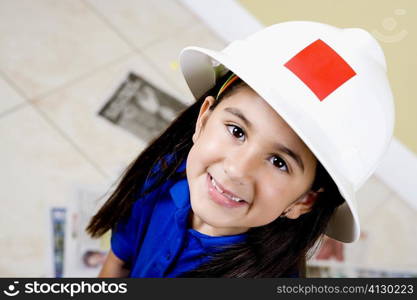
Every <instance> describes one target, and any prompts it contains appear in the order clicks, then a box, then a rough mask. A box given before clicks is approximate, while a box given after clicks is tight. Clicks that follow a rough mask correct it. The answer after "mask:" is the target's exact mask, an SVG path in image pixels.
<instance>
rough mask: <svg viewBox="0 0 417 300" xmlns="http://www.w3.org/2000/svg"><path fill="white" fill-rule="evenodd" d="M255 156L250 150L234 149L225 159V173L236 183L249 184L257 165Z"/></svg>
mask: <svg viewBox="0 0 417 300" xmlns="http://www.w3.org/2000/svg"><path fill="white" fill-rule="evenodd" d="M255 164H256V163H255V157H254V155H252V154H251V153H249V152H248V151H233V152H229V154H228V155H227V156H226V157H225V159H224V163H223V165H224V173H225V174H226V175H227V177H228V178H229V179H230V180H231V181H233V182H234V183H235V184H239V185H244V184H247V183H248V181H249V180H250V178H251V177H252V176H253V174H254V172H255V169H256V166H255Z"/></svg>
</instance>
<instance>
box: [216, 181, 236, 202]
mask: <svg viewBox="0 0 417 300" xmlns="http://www.w3.org/2000/svg"><path fill="white" fill-rule="evenodd" d="M211 183H212V184H213V186H214V187H215V189H216V190H217V191H218V192H219V193H221V194H222V195H223V196H226V197H227V198H229V199H231V200H233V201H236V202H241V201H244V200H242V199H240V198H238V197H235V196H231V195H228V194H225V192H224V191H223V190H221V189H220V188H219V187H218V186H217V184H216V182H215V181H214V178H213V177H211Z"/></svg>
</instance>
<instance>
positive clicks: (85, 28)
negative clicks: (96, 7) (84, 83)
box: [0, 0, 131, 98]
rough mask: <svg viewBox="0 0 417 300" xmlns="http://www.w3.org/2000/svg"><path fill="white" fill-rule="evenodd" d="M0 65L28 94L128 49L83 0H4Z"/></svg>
mask: <svg viewBox="0 0 417 300" xmlns="http://www.w3.org/2000/svg"><path fill="white" fill-rule="evenodd" d="M0 20H1V23H0V69H1V70H2V71H3V72H4V73H6V74H7V76H8V77H9V78H10V79H11V80H12V81H13V82H14V83H15V84H16V85H17V86H18V87H19V88H20V89H22V90H23V91H24V93H25V95H26V96H28V97H29V98H33V97H36V96H37V95H39V94H43V93H45V92H47V91H49V90H51V89H54V88H57V87H59V86H61V85H63V84H65V83H66V82H68V81H70V80H72V79H74V78H77V77H79V76H80V75H82V74H84V73H85V72H88V71H90V70H93V69H94V68H96V67H98V66H100V65H103V64H105V63H107V62H109V61H112V60H114V59H115V58H118V57H120V56H122V55H123V54H126V53H128V52H130V51H131V50H130V49H129V47H128V46H127V45H126V43H125V42H124V41H123V40H122V39H121V38H119V36H118V35H117V34H116V33H115V32H114V31H112V30H111V29H110V28H108V26H107V25H106V24H105V23H104V22H103V21H102V20H101V19H100V18H99V17H97V15H96V14H95V13H94V12H92V11H91V10H90V9H89V7H87V6H86V5H85V4H83V2H82V1H80V0H64V1H55V0H38V1H36V4H34V3H33V1H30V0H22V1H13V0H7V1H0Z"/></svg>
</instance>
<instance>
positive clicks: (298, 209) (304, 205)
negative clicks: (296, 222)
mask: <svg viewBox="0 0 417 300" xmlns="http://www.w3.org/2000/svg"><path fill="white" fill-rule="evenodd" d="M322 192H324V189H323V188H320V189H319V190H318V191H317V192H314V191H311V190H310V191H308V192H306V193H305V194H304V195H302V196H301V197H300V198H299V199H297V201H295V202H294V203H292V204H291V205H290V206H289V207H287V209H285V210H284V212H283V214H284V215H285V216H286V217H287V218H289V219H297V218H298V217H299V216H301V215H303V214H305V213H308V212H309V211H311V208H312V207H313V204H314V202H315V201H316V200H317V198H318V197H319V196H320V193H322Z"/></svg>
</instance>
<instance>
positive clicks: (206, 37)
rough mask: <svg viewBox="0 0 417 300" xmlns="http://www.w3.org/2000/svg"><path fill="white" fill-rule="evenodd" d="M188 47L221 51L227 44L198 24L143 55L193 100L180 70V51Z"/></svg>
mask: <svg viewBox="0 0 417 300" xmlns="http://www.w3.org/2000/svg"><path fill="white" fill-rule="evenodd" d="M186 46H200V47H206V48H209V49H213V50H221V49H223V48H224V47H225V46H226V44H225V42H224V41H222V40H221V39H220V38H219V37H217V36H216V35H214V34H213V33H212V32H211V31H210V30H209V29H208V28H207V27H206V26H204V25H201V24H196V25H195V26H193V27H192V28H189V29H187V30H185V31H178V32H176V33H175V35H172V36H171V37H170V38H167V39H164V40H163V41H160V42H158V43H155V44H154V45H152V46H150V47H148V48H145V49H144V50H143V53H144V54H145V55H146V56H147V57H148V58H149V59H150V60H151V61H152V62H153V63H154V64H155V66H157V67H158V68H159V69H160V70H161V71H162V72H164V74H167V75H168V76H169V79H170V80H171V81H172V82H173V83H174V84H175V85H176V86H177V87H178V88H180V89H181V91H182V92H183V93H184V94H185V95H187V96H188V97H189V98H192V96H191V93H190V92H189V91H188V87H187V85H186V83H185V80H184V78H183V76H182V74H181V71H180V69H179V62H178V57H179V54H180V51H181V50H182V49H183V48H184V47H186Z"/></svg>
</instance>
